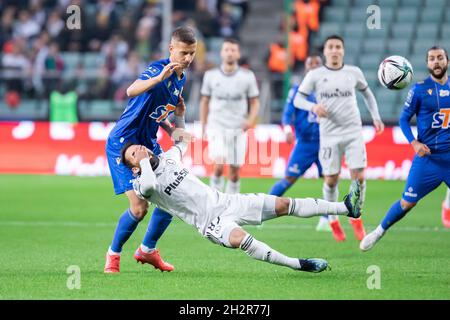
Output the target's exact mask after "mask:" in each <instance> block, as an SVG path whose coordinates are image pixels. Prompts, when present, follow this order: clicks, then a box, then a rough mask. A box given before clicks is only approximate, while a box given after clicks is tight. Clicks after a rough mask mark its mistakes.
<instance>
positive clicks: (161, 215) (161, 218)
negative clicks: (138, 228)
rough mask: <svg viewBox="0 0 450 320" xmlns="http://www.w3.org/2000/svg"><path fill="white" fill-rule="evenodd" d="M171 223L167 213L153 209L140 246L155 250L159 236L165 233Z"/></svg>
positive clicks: (170, 217)
mask: <svg viewBox="0 0 450 320" xmlns="http://www.w3.org/2000/svg"><path fill="white" fill-rule="evenodd" d="M171 221H172V216H171V215H170V214H169V213H167V212H165V211H163V210H161V209H159V208H155V210H153V214H152V217H151V219H150V222H149V223H148V228H147V232H146V233H145V236H144V240H142V244H143V245H145V246H147V247H149V248H155V247H156V242H157V241H158V240H159V238H161V235H162V234H163V233H164V231H166V229H167V227H168V226H169V224H170V222H171Z"/></svg>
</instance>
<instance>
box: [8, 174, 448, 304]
mask: <svg viewBox="0 0 450 320" xmlns="http://www.w3.org/2000/svg"><path fill="white" fill-rule="evenodd" d="M274 181H275V180H273V179H243V181H242V191H243V192H267V191H268V190H269V189H270V187H271V185H272V184H273V182H274ZM403 184H404V182H402V181H368V183H367V197H366V206H365V213H364V221H365V225H366V228H367V229H369V230H371V229H373V228H374V226H376V224H377V223H378V222H379V221H380V219H381V218H382V217H383V216H384V213H385V211H386V210H387V209H388V208H389V206H390V205H391V203H392V202H393V201H395V200H396V199H397V198H399V196H400V195H401V192H402V190H403ZM321 186H322V181H321V180H300V181H299V182H298V183H297V184H296V185H295V186H294V187H293V188H292V189H291V190H289V192H288V194H287V195H288V196H296V197H306V196H311V197H321ZM348 186H349V181H342V182H341V184H340V194H341V196H340V197H341V198H342V196H343V195H344V194H345V191H346V190H347V189H348ZM444 195H445V186H443V185H441V187H440V188H438V189H437V190H435V191H434V192H433V193H431V194H430V195H428V197H426V198H425V199H423V200H422V202H420V203H419V205H418V206H417V207H416V208H415V209H414V210H413V211H411V212H410V213H409V214H408V216H407V217H406V218H405V219H403V220H402V221H400V222H399V223H398V224H396V225H395V226H394V227H393V228H392V229H391V230H390V232H389V233H388V234H387V235H386V236H385V237H384V238H383V239H382V241H381V242H380V243H379V244H378V245H377V246H376V247H375V248H374V249H373V250H372V251H370V252H366V253H362V252H360V251H359V249H358V242H357V241H356V239H355V238H354V236H353V231H352V229H351V227H350V225H349V223H348V222H347V218H346V217H341V222H342V224H343V226H344V229H345V230H346V233H347V240H346V241H345V242H344V243H336V242H335V241H334V240H333V239H332V236H331V234H330V233H322V232H321V233H319V232H316V231H315V230H314V227H315V225H316V222H317V218H311V219H299V218H294V217H283V218H280V219H277V220H276V221H274V220H273V221H269V222H266V223H265V224H264V226H263V227H262V228H257V227H255V226H251V227H247V228H246V230H247V231H249V232H250V233H252V234H253V235H254V236H255V237H256V238H257V239H259V240H262V241H264V242H266V243H267V244H269V245H270V246H272V247H273V248H274V249H277V250H279V251H281V252H283V253H285V254H287V255H289V256H293V257H323V258H326V259H328V261H329V263H330V265H331V268H332V269H331V271H327V272H323V273H320V274H309V273H304V272H296V271H293V270H291V269H288V268H285V267H280V266H274V265H270V264H268V263H264V262H260V261H256V260H253V259H251V258H249V257H247V256H246V255H245V254H244V253H243V252H240V250H231V249H226V248H223V247H219V246H217V245H214V244H212V243H211V242H209V241H207V240H206V239H203V238H202V237H201V236H200V235H199V234H198V233H197V231H196V230H195V229H194V228H192V227H191V226H188V225H186V224H184V223H183V222H181V221H180V220H178V219H176V218H175V219H174V222H173V223H172V224H171V225H170V227H169V228H168V230H167V231H166V233H165V234H164V236H163V238H162V239H161V240H160V242H159V244H158V247H159V248H160V249H161V253H162V255H163V257H164V258H165V259H166V260H167V261H169V262H171V263H172V264H173V265H174V266H175V268H176V270H175V271H174V272H172V273H161V272H160V271H158V270H155V269H153V268H152V267H150V266H149V265H144V266H142V265H141V264H137V263H136V262H135V261H134V259H133V257H132V255H133V252H134V250H135V249H136V248H137V246H138V245H139V243H140V241H141V239H142V237H143V235H144V233H145V230H146V227H147V223H148V221H149V218H150V216H149V215H148V216H147V217H146V218H145V220H144V221H143V222H142V223H141V224H140V225H139V227H138V229H137V230H136V232H135V233H134V234H133V235H132V237H131V238H130V240H129V241H128V243H126V245H125V247H124V250H123V253H122V263H121V273H120V274H112V275H111V274H109V275H107V274H103V265H104V256H105V252H106V250H107V248H108V246H109V244H110V241H111V239H112V235H113V232H114V228H115V224H116V222H117V219H118V217H119V216H120V214H121V213H122V212H123V210H124V209H125V208H126V206H127V201H126V199H125V197H124V196H114V195H113V190H112V183H111V181H110V178H108V177H101V178H79V177H60V176H59V177H58V176H25V175H23V176H14V175H2V176H0V247H1V254H0V299H250V300H254V299H255V300H256V299H258V300H259V299H295V300H297V299H450V278H449V276H448V273H449V266H450V251H449V248H450V233H449V230H445V229H444V228H443V226H442V224H441V220H440V219H441V218H440V214H441V202H442V200H443V197H444ZM71 265H75V266H78V267H79V268H80V271H81V288H80V289H74V290H70V289H68V287H67V281H68V277H70V276H71V274H68V273H67V268H68V267H69V266H71ZM374 265H375V266H377V267H378V268H379V270H380V276H381V277H380V281H381V282H380V283H381V288H380V289H372V290H370V289H368V287H367V281H368V278H369V277H370V276H372V275H373V274H372V273H368V271H367V270H368V268H369V267H370V266H374Z"/></svg>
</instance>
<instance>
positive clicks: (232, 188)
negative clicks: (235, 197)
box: [225, 180, 241, 194]
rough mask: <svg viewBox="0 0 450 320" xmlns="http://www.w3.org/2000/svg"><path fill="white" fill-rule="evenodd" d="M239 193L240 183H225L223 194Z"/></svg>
mask: <svg viewBox="0 0 450 320" xmlns="http://www.w3.org/2000/svg"><path fill="white" fill-rule="evenodd" d="M240 191H241V181H240V180H238V181H236V182H233V181H230V180H228V181H227V187H226V188H225V193H229V194H235V193H239V192H240Z"/></svg>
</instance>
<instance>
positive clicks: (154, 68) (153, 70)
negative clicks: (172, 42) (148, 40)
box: [145, 59, 170, 76]
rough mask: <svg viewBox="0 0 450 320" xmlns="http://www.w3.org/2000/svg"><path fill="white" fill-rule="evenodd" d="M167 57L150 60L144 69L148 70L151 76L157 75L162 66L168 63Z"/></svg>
mask: <svg viewBox="0 0 450 320" xmlns="http://www.w3.org/2000/svg"><path fill="white" fill-rule="evenodd" d="M169 63H170V61H169V59H160V60H156V61H152V62H150V64H149V65H148V66H147V68H146V69H145V71H148V72H149V73H150V74H151V75H152V76H153V75H158V74H159V73H160V72H161V71H162V69H164V67H165V66H166V65H167V64H169Z"/></svg>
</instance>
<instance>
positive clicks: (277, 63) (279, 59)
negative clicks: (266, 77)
mask: <svg viewBox="0 0 450 320" xmlns="http://www.w3.org/2000/svg"><path fill="white" fill-rule="evenodd" d="M287 60H288V54H287V50H286V48H283V47H281V46H280V45H279V44H278V43H272V44H271V45H270V56H269V61H268V67H269V70H270V71H272V72H280V73H284V72H286V71H287V68H288V64H287Z"/></svg>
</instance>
